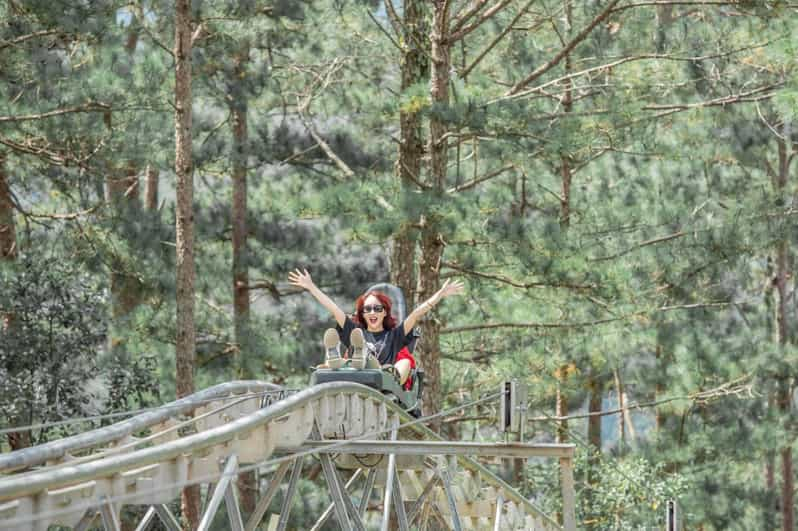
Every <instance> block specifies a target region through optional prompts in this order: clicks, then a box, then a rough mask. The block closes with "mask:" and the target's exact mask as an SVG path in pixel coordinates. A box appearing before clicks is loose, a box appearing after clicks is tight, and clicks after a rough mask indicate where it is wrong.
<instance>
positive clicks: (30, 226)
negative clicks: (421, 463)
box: [0, 0, 798, 530]
mask: <svg viewBox="0 0 798 531" xmlns="http://www.w3.org/2000/svg"><path fill="white" fill-rule="evenodd" d="M797 20H798V4H796V3H795V2H792V1H789V0H693V1H690V0H683V1H678V0H674V1H671V0H491V1H486V0H469V1H463V0H430V1H419V0H404V1H403V2H402V1H400V0H394V1H393V2H391V1H390V0H386V1H385V2H382V1H376V0H374V1H355V0H312V1H311V0H308V1H303V2H301V1H295V0H272V1H260V0H241V1H239V2H234V1H222V0H197V1H194V2H191V3H189V2H187V1H186V0H178V1H177V2H170V1H167V0H163V1H148V0H136V1H132V2H131V1H114V0H82V1H69V2H63V1H60V0H59V1H54V0H48V1H43V0H26V1H24V2H23V1H19V0H4V1H3V2H2V3H0V91H2V98H0V317H2V321H1V324H0V413H1V415H2V416H1V417H0V418H1V419H2V428H4V430H5V431H4V435H5V439H6V440H5V441H4V442H3V450H4V451H7V450H9V449H12V448H13V449H17V448H22V447H25V446H28V445H31V444H37V443H40V442H42V441H45V440H50V439H53V438H57V437H61V436H64V435H67V434H69V433H74V432H79V431H83V430H86V429H88V428H89V427H90V426H91V424H90V423H88V422H71V423H63V424H57V425H54V426H50V427H47V428H40V429H34V430H25V429H15V428H23V427H25V426H30V425H34V424H40V423H54V422H57V421H62V420H70V419H73V420H74V419H80V418H84V417H88V416H91V415H97V414H103V413H109V412H118V411H129V410H134V409H137V408H142V407H149V406H153V405H157V404H161V403H164V402H167V401H169V400H171V399H173V398H174V397H175V396H184V395H185V394H188V393H190V392H192V391H193V390H194V389H201V388H204V387H207V386H209V385H212V384H214V383H218V382H223V381H228V380H232V379H236V378H258V379H265V380H270V381H274V382H277V383H281V384H284V385H287V386H294V387H296V386H303V385H305V384H306V382H307V377H308V367H309V366H311V365H314V364H316V363H318V362H319V360H320V358H321V349H320V338H321V334H322V331H323V330H324V328H326V327H327V326H329V325H330V323H331V319H330V316H329V315H327V314H326V313H325V311H324V310H323V309H322V308H321V307H320V306H318V305H317V304H315V303H314V301H312V300H311V298H310V297H309V296H308V295H307V294H303V293H300V292H299V291H298V290H297V289H296V288H293V287H291V286H289V285H288V283H287V281H286V275H287V273H288V271H290V270H291V269H293V268H296V267H306V268H308V269H309V270H310V271H311V273H312V274H313V277H314V279H315V280H316V282H317V284H318V285H319V286H320V287H321V288H322V289H323V290H325V291H326V292H327V293H328V294H330V295H331V296H332V297H333V298H334V299H335V300H336V301H337V302H338V303H339V304H340V305H341V306H342V307H344V308H347V309H350V308H351V307H352V303H353V301H354V299H355V297H356V296H357V295H358V294H360V293H361V292H362V291H363V290H364V289H365V288H366V287H368V286H369V285H371V284H373V283H375V282H378V281H391V282H394V283H396V284H398V285H400V286H401V287H402V288H403V289H404V291H405V293H406V295H407V298H408V302H409V305H410V306H412V305H413V304H414V303H418V302H421V301H423V300H425V299H426V298H428V297H429V296H430V295H431V294H432V293H434V291H435V290H436V289H437V288H438V287H439V286H440V283H441V281H442V279H446V278H455V277H456V278H459V279H462V280H463V281H464V282H465V283H466V285H467V292H466V294H465V295H464V296H462V297H459V298H452V299H448V300H447V301H446V302H445V303H444V304H442V305H440V306H439V307H438V308H436V310H435V312H434V315H433V317H431V318H428V319H427V320H426V321H425V322H424V323H423V325H422V338H423V339H422V341H421V343H420V345H419V356H418V357H419V359H420V360H421V363H422V365H423V366H424V368H425V370H426V373H427V376H428V378H429V383H430V385H429V386H428V389H427V390H426V392H425V412H426V413H431V412H435V411H439V410H443V409H445V408H448V407H451V406H453V405H456V404H458V403H461V402H463V401H466V400H467V399H469V398H474V397H477V396H478V395H479V394H480V393H481V392H484V391H485V390H487V389H495V388H498V385H499V383H500V382H501V381H503V380H505V379H509V378H520V379H522V380H523V381H525V382H526V383H527V384H528V385H529V386H530V392H529V396H530V400H531V403H530V408H531V409H530V419H529V425H528V427H527V436H528V438H530V439H531V440H539V441H554V440H557V441H569V442H574V443H577V445H578V449H579V450H578V455H579V470H578V478H577V479H578V502H579V508H578V511H579V512H578V518H579V527H580V528H585V529H616V528H637V527H639V526H655V525H661V524H662V521H663V516H664V509H663V505H664V503H665V502H666V501H667V500H668V499H671V498H674V499H677V500H678V502H679V504H680V506H681V510H682V515H683V520H684V522H685V524H686V525H687V526H688V527H689V528H693V529H776V528H781V529H785V530H792V529H793V527H794V515H793V512H794V505H795V499H794V487H793V483H794V477H795V470H794V466H793V462H792V452H793V447H794V445H795V438H796V437H795V434H796V426H795V419H794V411H795V400H794V385H795V375H796V367H798V364H797V363H796V361H798V356H797V354H798V349H796V326H795V323H796V310H797V309H798V301H797V300H796V295H795V287H796V281H795V249H796V242H797V241H798V238H797V236H798V231H797V230H796V212H797V211H796V207H797V206H798V175H797V174H796V173H797V172H798V170H796V164H795V158H796V153H797V152H798V130H796V127H794V125H795V123H796V121H795V118H796V110H797V109H798V70H797V69H796V53H798V32H797V31H796V21H797ZM494 414H495V411H492V410H490V409H485V410H483V411H480V412H478V414H476V415H469V416H467V415H464V414H456V415H450V416H447V417H444V418H443V419H442V420H441V422H440V423H439V425H438V426H437V429H439V430H441V431H442V432H443V433H444V434H445V435H446V436H448V437H451V438H456V439H460V438H462V439H467V440H471V439H474V438H476V439H481V440H497V439H498V437H499V436H498V434H497V433H496V432H495V426H493V425H492V424H491V422H492V420H491V419H492V418H493V415H494ZM505 473H506V474H509V475H510V476H512V478H513V480H514V481H515V484H517V485H519V486H520V487H521V488H522V489H523V490H524V491H525V492H526V494H527V495H528V496H530V497H532V498H534V499H535V500H536V501H537V502H538V503H540V504H541V505H543V506H544V507H547V508H548V509H550V510H552V511H556V510H557V508H558V507H557V504H558V503H559V501H558V495H557V493H558V489H557V480H556V470H555V469H554V468H551V467H550V466H549V465H546V464H545V463H536V462H530V463H528V464H526V465H525V466H516V467H515V468H513V469H511V470H506V471H505ZM302 498H303V502H302V503H306V504H316V505H320V504H321V503H323V501H313V500H315V499H316V498H318V496H317V494H316V490H315V487H314V485H313V484H312V483H309V484H308V485H305V487H303V490H302ZM298 513H299V512H298V511H294V512H293V514H294V515H295V516H294V517H293V518H294V519H295V520H296V521H293V523H292V526H296V527H298V528H301V527H302V526H303V523H302V521H300V520H299V519H301V518H302V515H301V514H298Z"/></svg>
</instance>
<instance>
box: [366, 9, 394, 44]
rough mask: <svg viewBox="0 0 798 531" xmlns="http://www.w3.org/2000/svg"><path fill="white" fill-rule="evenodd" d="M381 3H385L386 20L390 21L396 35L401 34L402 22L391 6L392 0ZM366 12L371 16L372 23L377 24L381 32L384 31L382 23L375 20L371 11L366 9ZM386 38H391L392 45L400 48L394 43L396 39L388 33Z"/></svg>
mask: <svg viewBox="0 0 798 531" xmlns="http://www.w3.org/2000/svg"><path fill="white" fill-rule="evenodd" d="M383 3H384V4H385V12H386V13H387V14H388V20H390V21H391V26H392V27H393V31H394V33H396V34H397V35H401V34H402V22H401V20H400V19H399V15H398V14H397V13H396V8H395V7H394V6H393V1H392V0H384V2H383ZM366 13H368V16H369V17H371V20H374V23H375V24H377V26H379V27H380V29H381V30H383V32H385V29H384V28H383V27H382V24H380V23H379V22H377V21H376V20H375V19H374V17H373V16H372V14H371V11H370V10H368V9H367V10H366ZM386 35H387V33H386ZM388 38H389V39H391V42H393V43H394V45H396V47H397V48H398V49H400V50H401V49H402V47H401V46H399V45H398V44H397V43H396V41H394V39H393V38H392V37H391V36H390V35H388Z"/></svg>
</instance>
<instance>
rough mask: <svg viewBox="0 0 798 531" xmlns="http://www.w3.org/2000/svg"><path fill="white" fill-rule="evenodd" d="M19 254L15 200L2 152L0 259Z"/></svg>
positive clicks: (0, 167)
mask: <svg viewBox="0 0 798 531" xmlns="http://www.w3.org/2000/svg"><path fill="white" fill-rule="evenodd" d="M16 256H17V231H16V227H15V225H14V202H13V201H12V199H11V188H10V187H9V185H8V177H7V176H6V173H5V158H4V157H3V155H1V154H0V260H13V259H14V258H16Z"/></svg>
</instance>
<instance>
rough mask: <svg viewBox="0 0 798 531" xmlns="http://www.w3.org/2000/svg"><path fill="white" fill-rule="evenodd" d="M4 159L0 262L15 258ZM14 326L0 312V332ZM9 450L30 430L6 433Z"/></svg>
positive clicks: (25, 441)
mask: <svg viewBox="0 0 798 531" xmlns="http://www.w3.org/2000/svg"><path fill="white" fill-rule="evenodd" d="M5 163H6V159H5V156H4V155H3V154H2V153H0V262H4V261H11V260H16V258H17V231H16V226H15V225H14V201H13V200H12V199H11V187H10V186H9V184H8V176H7V175H6V166H5ZM12 326H14V315H13V314H11V313H0V332H3V331H5V330H8V329H9V328H11V327H12ZM8 421H9V424H10V425H11V426H14V425H17V426H19V425H21V424H25V422H24V421H22V420H20V419H11V418H10V419H8ZM6 439H7V440H8V444H9V446H10V447H11V450H21V449H23V448H27V447H29V446H30V445H31V438H30V431H27V430H25V431H12V432H9V433H7V434H6Z"/></svg>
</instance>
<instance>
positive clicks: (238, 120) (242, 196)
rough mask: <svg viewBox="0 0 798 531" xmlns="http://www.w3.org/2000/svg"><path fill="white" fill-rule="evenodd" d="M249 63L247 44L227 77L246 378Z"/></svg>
mask: <svg viewBox="0 0 798 531" xmlns="http://www.w3.org/2000/svg"><path fill="white" fill-rule="evenodd" d="M248 63H249V45H246V44H245V45H243V46H242V47H241V50H240V51H239V52H238V53H237V54H236V56H235V59H234V67H233V79H232V80H231V87H232V90H231V93H230V95H229V98H230V113H231V115H232V117H233V160H232V166H233V208H232V225H233V271H232V273H233V326H234V337H235V343H236V350H235V362H234V374H233V377H234V378H242V379H249V378H252V373H251V371H249V369H248V368H247V359H248V357H249V356H250V355H251V354H252V349H251V348H250V347H251V331H250V314H249V306H250V301H249V263H248V259H247V161H248V155H249V153H248V151H247V142H248V137H247V111H248V106H247V94H246V92H245V90H244V80H245V78H246V75H247V65H248ZM238 491H239V493H240V494H241V507H242V509H243V510H244V512H245V513H246V514H248V513H252V511H254V510H255V493H256V491H257V484H256V478H255V471H254V470H250V471H248V472H243V473H241V474H240V475H239V476H238Z"/></svg>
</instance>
